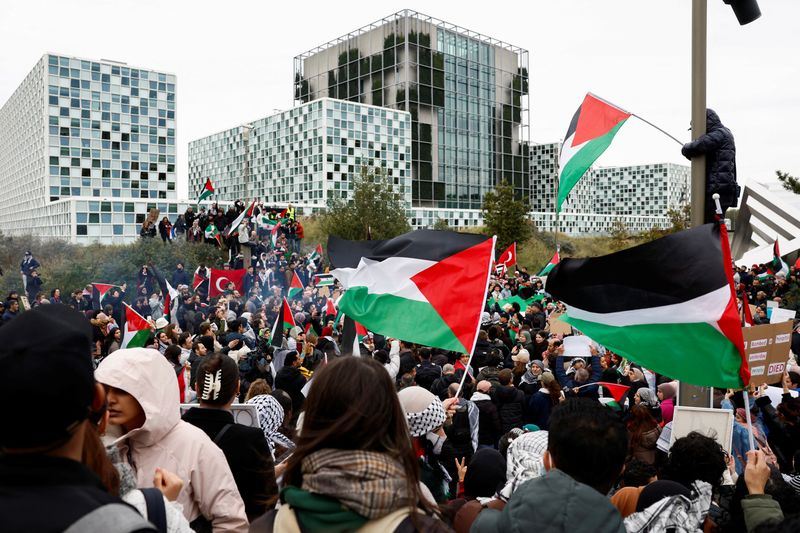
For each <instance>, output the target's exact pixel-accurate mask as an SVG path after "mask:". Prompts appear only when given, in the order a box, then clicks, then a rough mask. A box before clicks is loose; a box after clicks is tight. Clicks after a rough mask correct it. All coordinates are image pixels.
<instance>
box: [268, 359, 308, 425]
mask: <svg viewBox="0 0 800 533" xmlns="http://www.w3.org/2000/svg"><path fill="white" fill-rule="evenodd" d="M305 386H306V378H304V377H303V374H301V373H300V369H299V368H295V367H293V366H285V367H283V368H281V369H280V370H278V373H277V374H276V375H275V388H276V389H281V390H282V391H285V392H286V393H287V394H288V395H289V396H291V398H292V411H293V412H294V413H298V414H299V413H300V409H301V408H302V407H303V402H304V401H305V399H306V397H305V396H303V392H302V390H303V387H305Z"/></svg>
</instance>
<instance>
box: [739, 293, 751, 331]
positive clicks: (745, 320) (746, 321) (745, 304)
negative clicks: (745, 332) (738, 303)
mask: <svg viewBox="0 0 800 533" xmlns="http://www.w3.org/2000/svg"><path fill="white" fill-rule="evenodd" d="M739 287H740V288H741V290H742V325H743V326H752V325H753V313H752V312H750V302H749V301H748V299H747V288H746V287H745V285H744V283H742V284H740V285H739Z"/></svg>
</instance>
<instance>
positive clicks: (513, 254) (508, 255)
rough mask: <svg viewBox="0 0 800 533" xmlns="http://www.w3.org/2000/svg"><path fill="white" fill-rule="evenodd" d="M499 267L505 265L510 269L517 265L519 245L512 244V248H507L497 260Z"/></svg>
mask: <svg viewBox="0 0 800 533" xmlns="http://www.w3.org/2000/svg"><path fill="white" fill-rule="evenodd" d="M496 263H497V264H498V265H505V266H506V268H508V267H510V266H511V265H516V264H517V243H515V242H512V243H511V246H509V247H508V248H506V251H505V252H503V253H502V254H500V256H499V257H498V258H497V262H496Z"/></svg>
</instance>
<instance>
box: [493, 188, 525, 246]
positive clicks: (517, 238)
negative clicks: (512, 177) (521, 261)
mask: <svg viewBox="0 0 800 533" xmlns="http://www.w3.org/2000/svg"><path fill="white" fill-rule="evenodd" d="M481 211H482V212H483V222H484V225H485V228H486V233H487V234H488V235H497V249H498V250H505V249H506V248H507V247H508V246H510V245H511V243H512V242H516V243H517V244H522V243H524V242H526V241H527V240H528V239H530V238H531V236H532V235H533V222H531V220H530V219H529V218H528V211H529V209H528V203H527V199H525V198H523V199H517V198H515V197H514V189H513V187H511V185H509V184H508V182H507V181H506V180H503V181H501V182H500V183H499V184H498V185H497V186H496V187H495V189H494V190H493V191H489V192H487V193H486V194H484V195H483V205H482V206H481Z"/></svg>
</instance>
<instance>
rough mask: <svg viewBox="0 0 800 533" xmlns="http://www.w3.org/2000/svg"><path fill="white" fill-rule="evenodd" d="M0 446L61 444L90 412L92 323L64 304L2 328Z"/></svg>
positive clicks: (22, 316)
mask: <svg viewBox="0 0 800 533" xmlns="http://www.w3.org/2000/svg"><path fill="white" fill-rule="evenodd" d="M0 376H2V377H3V386H2V387H0V405H2V406H3V407H2V414H0V428H2V430H0V447H2V448H19V449H31V448H41V447H46V446H50V445H58V444H59V441H63V440H65V439H67V438H68V437H69V435H70V432H71V431H72V429H74V428H75V427H76V426H77V425H78V424H79V423H80V422H82V421H83V420H85V419H86V417H87V416H88V415H89V410H90V408H91V404H92V399H93V397H94V384H95V380H94V369H93V365H92V328H91V326H90V325H89V321H88V320H86V318H85V317H84V316H83V315H82V314H81V313H79V312H77V311H75V310H73V309H71V308H69V307H67V306H66V305H43V306H41V307H37V308H36V309H34V310H32V311H26V312H24V313H22V314H20V315H19V316H18V317H17V318H15V319H14V322H13V324H11V325H9V326H6V327H4V328H0Z"/></svg>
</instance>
